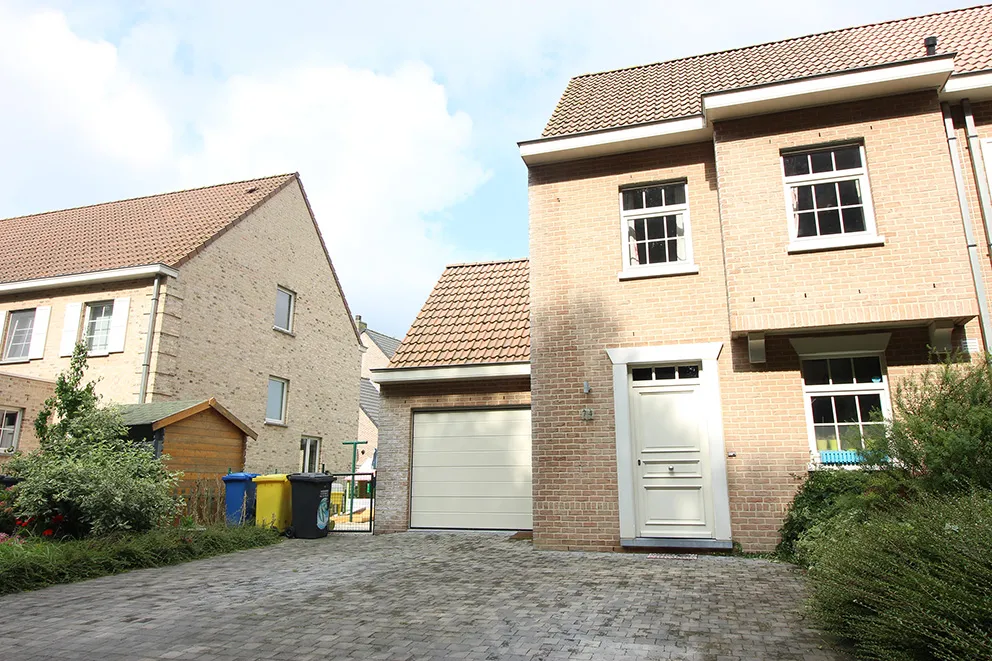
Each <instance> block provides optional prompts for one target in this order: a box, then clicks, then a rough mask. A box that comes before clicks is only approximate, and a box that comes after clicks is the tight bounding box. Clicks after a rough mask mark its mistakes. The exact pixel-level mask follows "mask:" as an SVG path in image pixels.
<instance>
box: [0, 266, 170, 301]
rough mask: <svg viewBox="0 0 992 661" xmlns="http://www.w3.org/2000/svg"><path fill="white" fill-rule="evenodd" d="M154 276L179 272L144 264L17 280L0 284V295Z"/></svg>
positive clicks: (165, 267)
mask: <svg viewBox="0 0 992 661" xmlns="http://www.w3.org/2000/svg"><path fill="white" fill-rule="evenodd" d="M156 275H165V276H168V277H170V278H178V277H179V271H177V270H176V269H174V268H171V267H169V266H166V265H165V264H146V265H144V266H128V267H125V268H121V269H107V270H106V271H91V272H89V273H75V274H73V275H58V276H55V277H52V278H37V279H35V280H18V281H16V282H3V283H0V294H19V293H21V292H27V291H36V290H40V289H58V288H61V287H76V286H80V285H93V284H103V283H105V282H121V281H123V280H141V279H142V278H151V277H154V276H156Z"/></svg>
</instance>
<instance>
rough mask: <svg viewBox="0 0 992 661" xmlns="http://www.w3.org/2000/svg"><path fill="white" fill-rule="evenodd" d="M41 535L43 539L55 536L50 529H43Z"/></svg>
mask: <svg viewBox="0 0 992 661" xmlns="http://www.w3.org/2000/svg"><path fill="white" fill-rule="evenodd" d="M41 534H42V535H44V536H45V537H51V536H52V535H54V534H55V531H54V530H52V529H51V528H45V531H44V532H43V533H41Z"/></svg>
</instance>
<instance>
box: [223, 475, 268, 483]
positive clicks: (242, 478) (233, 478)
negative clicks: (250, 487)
mask: <svg viewBox="0 0 992 661" xmlns="http://www.w3.org/2000/svg"><path fill="white" fill-rule="evenodd" d="M258 475H259V474H258V473H228V474H227V475H225V476H224V477H222V478H220V479H222V480H224V481H225V482H247V481H249V480H251V479H252V478H255V477H258Z"/></svg>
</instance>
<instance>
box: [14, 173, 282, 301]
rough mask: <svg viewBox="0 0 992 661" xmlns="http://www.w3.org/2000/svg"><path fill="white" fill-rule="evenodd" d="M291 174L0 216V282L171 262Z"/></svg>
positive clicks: (195, 247)
mask: <svg viewBox="0 0 992 661" xmlns="http://www.w3.org/2000/svg"><path fill="white" fill-rule="evenodd" d="M296 178H297V176H296V175H295V174H284V175H278V176H274V177H265V178H263V179H251V180H248V181H239V182H235V183H230V184H221V185H219V186H208V187H206V188H197V189H193V190H184V191H178V192H175V193H164V194H162V195H152V196H149V197H139V198H134V199H130V200H121V201H119V202H106V203H103V204H95V205H92V206H88V207H78V208H75V209H65V210H62V211H50V212H47V213H40V214H35V215H31V216H20V217H18V218H7V219H5V220H0V245H3V246H5V249H4V250H3V251H2V252H0V282H15V281H19V280H32V279H35V278H45V277H53V276H59V275H70V274H74V273H88V272H91V271H102V270H106V269H116V268H124V267H127V266H141V265H145V264H159V263H160V264H165V265H167V266H178V265H180V264H181V263H182V262H184V261H185V260H186V259H187V258H189V257H191V256H192V255H194V254H195V253H196V252H197V251H198V250H199V249H200V248H202V247H203V246H204V245H205V244H207V243H208V242H210V241H211V240H212V239H213V238H215V237H216V236H218V235H219V234H220V233H222V232H223V231H224V230H226V229H228V228H229V227H230V226H232V225H233V224H234V223H235V222H237V221H238V220H240V219H241V218H242V217H244V216H245V215H246V214H247V213H248V212H249V211H251V210H252V209H254V208H255V207H256V206H258V205H259V204H260V203H262V202H264V201H265V200H266V199H268V198H269V196H271V195H273V194H274V193H275V192H277V191H278V190H280V189H281V188H282V187H283V186H285V185H286V184H287V183H289V182H290V181H292V180H294V179H296Z"/></svg>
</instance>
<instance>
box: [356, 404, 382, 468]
mask: <svg viewBox="0 0 992 661" xmlns="http://www.w3.org/2000/svg"><path fill="white" fill-rule="evenodd" d="M358 440H359V441H365V442H366V443H367V444H368V445H363V446H361V451H362V452H364V453H365V456H369V457H371V456H372V452H373V451H375V449H376V448H377V447H379V428H378V427H376V426H375V424H373V422H372V420H371V419H370V418H369V416H367V415H366V414H365V411H363V410H362V409H361V408H359V409H358Z"/></svg>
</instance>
